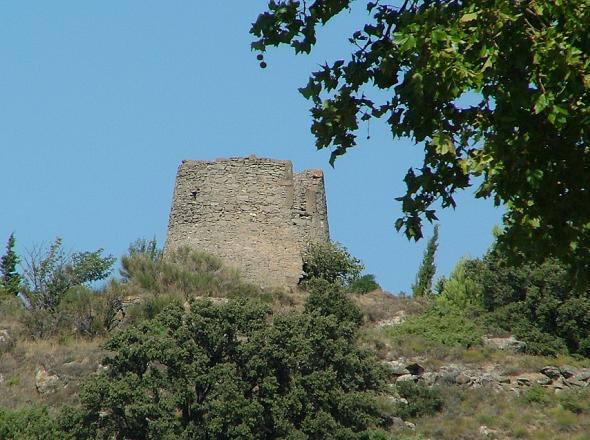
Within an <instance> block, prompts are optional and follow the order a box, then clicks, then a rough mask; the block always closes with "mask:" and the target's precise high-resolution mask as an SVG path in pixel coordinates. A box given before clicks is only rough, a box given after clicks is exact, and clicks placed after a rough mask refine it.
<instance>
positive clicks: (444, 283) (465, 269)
mask: <svg viewBox="0 0 590 440" xmlns="http://www.w3.org/2000/svg"><path fill="white" fill-rule="evenodd" d="M473 264H474V263H473V260H468V259H465V258H462V259H461V260H459V262H458V263H457V264H456V266H455V268H454V269H453V272H452V273H451V275H450V277H449V278H441V280H440V281H439V287H438V292H437V293H438V295H437V299H438V300H439V301H445V302H448V303H450V304H451V305H453V306H455V307H459V308H462V307H473V306H475V307H478V306H480V305H481V286H480V284H479V283H478V282H477V281H476V280H475V279H473V275H472V266H473Z"/></svg>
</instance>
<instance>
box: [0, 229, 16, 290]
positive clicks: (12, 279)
mask: <svg viewBox="0 0 590 440" xmlns="http://www.w3.org/2000/svg"><path fill="white" fill-rule="evenodd" d="M15 243H16V239H15V238H14V233H12V234H10V237H8V242H7V243H6V253H5V254H4V256H3V257H2V259H0V275H1V278H0V287H3V288H4V290H6V292H8V293H10V294H12V295H17V294H18V291H19V288H20V284H21V276H20V275H19V273H18V272H17V271H16V265H17V264H18V263H19V261H20V259H19V257H18V255H16V252H14V245H15Z"/></svg>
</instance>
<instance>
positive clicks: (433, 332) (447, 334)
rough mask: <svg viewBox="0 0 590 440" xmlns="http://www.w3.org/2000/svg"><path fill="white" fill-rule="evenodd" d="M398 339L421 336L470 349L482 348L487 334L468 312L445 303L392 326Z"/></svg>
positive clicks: (432, 305) (391, 329)
mask: <svg viewBox="0 0 590 440" xmlns="http://www.w3.org/2000/svg"><path fill="white" fill-rule="evenodd" d="M388 332H389V334H390V335H392V336H394V337H402V336H403V335H418V336H421V337H423V338H424V339H427V340H429V341H433V342H437V343H440V344H443V345H447V346H461V347H464V348H469V347H471V346H475V345H480V344H481V341H482V336H483V331H482V329H481V328H480V327H479V326H478V325H476V323H475V322H474V321H473V319H472V317H471V316H470V314H469V313H467V311H466V310H464V309H460V308H458V307H455V306H453V305H450V304H448V303H444V302H434V303H432V304H431V305H430V306H429V307H428V308H427V309H426V310H425V312H424V313H422V314H420V315H416V316H411V317H409V318H408V319H407V320H406V321H405V322H403V323H402V324H399V325H396V326H393V327H390V329H389V330H388Z"/></svg>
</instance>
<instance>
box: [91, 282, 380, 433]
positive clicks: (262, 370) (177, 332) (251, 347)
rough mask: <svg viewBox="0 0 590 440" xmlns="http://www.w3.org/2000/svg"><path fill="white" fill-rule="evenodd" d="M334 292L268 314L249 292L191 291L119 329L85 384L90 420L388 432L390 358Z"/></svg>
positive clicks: (218, 428) (110, 428)
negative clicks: (365, 337) (369, 340)
mask: <svg viewBox="0 0 590 440" xmlns="http://www.w3.org/2000/svg"><path fill="white" fill-rule="evenodd" d="M332 294H333V297H332V298H331V303H330V306H329V307H328V306H325V305H323V300H327V299H328V297H329V296H330V291H329V289H324V290H322V291H319V292H313V291H312V292H311V293H310V302H309V303H308V304H307V305H306V311H305V312H304V313H291V314H288V315H279V316H275V317H274V319H273V320H272V322H270V321H269V319H270V317H269V310H268V309H267V308H266V307H264V306H261V305H258V304H256V303H253V302H251V301H245V300H239V301H235V300H234V301H230V302H229V303H227V304H219V303H218V304H214V303H211V302H209V301H203V300H200V301H193V302H192V303H191V309H190V311H186V310H184V309H183V308H182V307H181V306H171V307H169V308H168V309H166V311H165V313H162V314H160V315H159V316H158V317H157V318H156V319H155V320H152V321H148V322H144V323H143V324H141V325H139V326H137V327H133V328H130V329H128V330H126V331H123V332H121V333H119V334H117V335H115V336H114V337H113V338H112V339H111V340H110V341H109V342H108V343H107V348H108V349H110V350H112V351H113V352H114V353H115V354H114V356H113V357H112V358H110V359H108V361H107V363H108V366H109V369H108V370H107V371H106V372H105V373H103V374H101V375H99V376H97V377H95V378H93V379H92V380H91V381H90V382H89V383H88V385H87V386H86V387H85V389H84V391H83V392H82V394H81V398H82V402H83V406H84V411H85V414H84V418H83V420H84V425H85V426H87V427H88V426H89V427H91V428H92V429H93V430H95V435H97V436H100V437H101V438H103V437H104V438H107V437H111V436H115V437H117V438H119V437H120V438H200V439H214V438H227V439H232V438H293V439H299V438H301V439H304V438H322V439H336V438H342V439H343V438H347V439H382V438H387V437H386V434H384V433H383V432H382V431H379V430H375V429H372V427H373V428H374V426H375V424H376V423H378V421H379V420H380V414H379V412H378V409H377V405H376V401H375V395H376V392H377V391H378V390H380V389H381V387H382V384H383V379H384V376H383V370H382V368H381V367H380V366H379V364H378V363H377V362H376V361H375V360H374V359H373V358H372V357H371V356H370V355H369V354H368V353H366V352H365V351H363V350H361V349H359V348H357V346H356V344H355V340H356V331H357V328H358V325H359V323H358V319H357V316H358V312H357V313H352V312H350V311H351V310H352V309H353V308H354V305H353V304H352V303H350V302H349V300H348V299H347V298H346V297H345V296H344V295H339V294H338V293H337V292H336V291H334V290H333V291H332ZM339 302H343V303H346V304H341V305H340V306H338V307H335V308H334V309H333V308H332V306H335V305H337V303H339ZM332 310H336V312H335V313H333V312H332ZM340 311H346V312H345V313H341V312H340Z"/></svg>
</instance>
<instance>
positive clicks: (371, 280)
mask: <svg viewBox="0 0 590 440" xmlns="http://www.w3.org/2000/svg"><path fill="white" fill-rule="evenodd" d="M347 290H348V291H350V292H352V293H360V294H364V293H369V292H372V291H373V290H381V286H380V285H379V283H377V281H376V280H375V275H373V274H370V273H369V274H366V275H361V276H360V277H358V278H356V279H354V280H352V281H350V283H349V284H348V286H347Z"/></svg>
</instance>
